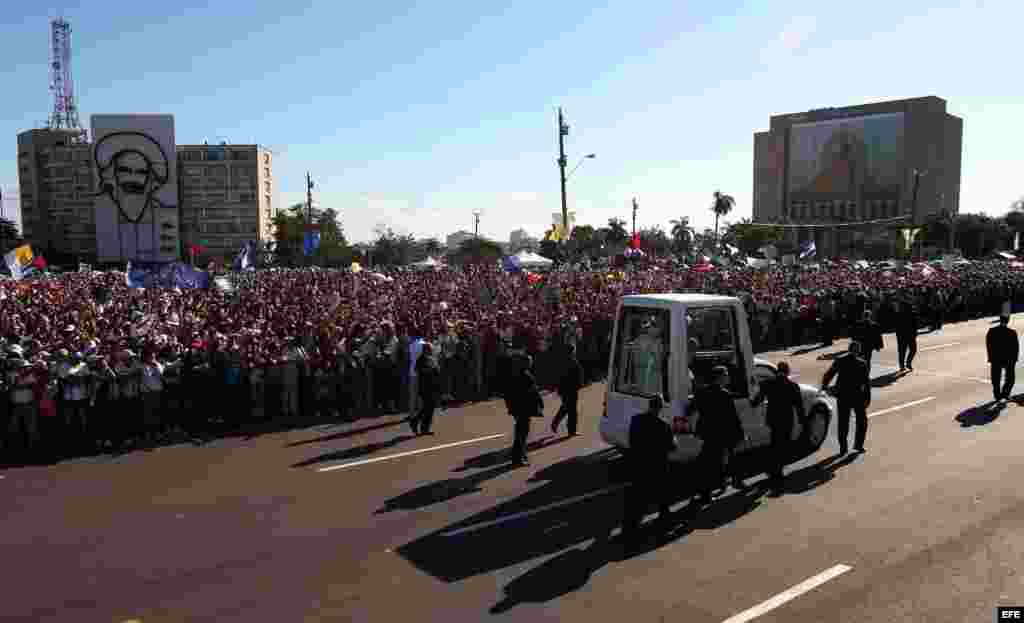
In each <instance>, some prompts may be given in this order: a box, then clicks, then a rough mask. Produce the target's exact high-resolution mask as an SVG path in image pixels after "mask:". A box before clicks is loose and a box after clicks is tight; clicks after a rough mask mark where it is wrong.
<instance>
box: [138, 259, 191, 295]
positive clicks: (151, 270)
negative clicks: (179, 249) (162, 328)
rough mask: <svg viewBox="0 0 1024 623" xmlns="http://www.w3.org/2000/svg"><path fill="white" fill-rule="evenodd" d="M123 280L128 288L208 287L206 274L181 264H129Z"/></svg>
mask: <svg viewBox="0 0 1024 623" xmlns="http://www.w3.org/2000/svg"><path fill="white" fill-rule="evenodd" d="M124 278H125V283H126V284H127V285H128V287H129V288H182V289H200V290H205V289H207V288H209V287H210V274H209V273H208V272H206V271H204V270H199V269H198V268H195V267H194V266H189V265H188V264H185V263H182V262H129V263H128V268H127V270H126V271H125V275H124Z"/></svg>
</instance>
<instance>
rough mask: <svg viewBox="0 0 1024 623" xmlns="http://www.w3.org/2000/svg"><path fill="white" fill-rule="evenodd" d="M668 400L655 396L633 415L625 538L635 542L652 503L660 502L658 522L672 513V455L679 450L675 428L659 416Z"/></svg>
mask: <svg viewBox="0 0 1024 623" xmlns="http://www.w3.org/2000/svg"><path fill="white" fill-rule="evenodd" d="M663 407H664V400H663V399H662V397H661V396H660V395H658V396H654V397H653V398H651V400H650V402H649V403H648V408H647V411H644V412H643V413H638V414H636V415H634V416H633V419H632V420H631V421H630V423H629V454H628V466H629V481H630V484H629V488H628V489H627V490H626V496H625V509H624V512H623V515H624V519H623V522H622V539H623V541H626V542H627V543H629V542H634V541H635V540H636V537H637V534H638V532H639V529H640V523H641V522H642V521H643V518H644V515H645V514H646V512H647V509H648V508H649V507H650V505H651V502H653V501H657V503H658V510H659V513H658V521H659V522H664V521H665V520H667V519H668V517H669V515H670V514H671V512H672V511H671V509H670V508H669V495H670V493H671V491H672V488H671V486H669V480H668V476H669V462H668V455H669V453H670V452H672V450H674V449H675V447H676V444H675V438H674V437H673V435H672V427H671V426H669V425H668V424H667V423H666V422H665V421H664V420H662V419H661V418H660V417H659V414H660V413H661V410H662V408H663Z"/></svg>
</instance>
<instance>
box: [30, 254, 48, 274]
mask: <svg viewBox="0 0 1024 623" xmlns="http://www.w3.org/2000/svg"><path fill="white" fill-rule="evenodd" d="M32 265H33V266H35V267H36V268H38V269H39V270H44V269H45V268H46V260H44V259H43V256H42V255H37V256H36V259H34V260H32Z"/></svg>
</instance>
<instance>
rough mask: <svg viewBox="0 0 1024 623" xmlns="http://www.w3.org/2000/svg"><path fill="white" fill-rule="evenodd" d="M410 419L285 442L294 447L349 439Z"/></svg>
mask: <svg viewBox="0 0 1024 623" xmlns="http://www.w3.org/2000/svg"><path fill="white" fill-rule="evenodd" d="M408 421H409V418H405V417H404V418H402V419H400V420H396V421H393V422H384V423H382V424H373V425H372V426H363V427H362V428H353V429H350V430H344V431H341V432H337V433H332V434H330V435H323V436H321V437H314V438H313V439H304V440H302V441H293V442H291V443H289V444H285V446H284V447H286V448H294V447H297V446H305V445H308V444H311V443H322V442H325V441H335V440H337V439H348V438H349V437H355V436H356V435H362V434H363V433H369V432H372V431H375V430H380V429H382V428H391V427H394V426H400V425H401V424H405V423H406V422H408Z"/></svg>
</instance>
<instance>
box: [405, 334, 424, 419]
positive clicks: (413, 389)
mask: <svg viewBox="0 0 1024 623" xmlns="http://www.w3.org/2000/svg"><path fill="white" fill-rule="evenodd" d="M425 343H426V340H424V339H423V338H422V337H416V338H414V339H413V341H412V343H411V344H410V345H409V417H410V418H411V417H412V416H414V415H416V414H417V413H419V411H418V409H419V405H420V396H419V386H418V384H417V379H416V376H417V375H416V362H417V361H419V359H420V353H422V352H423V345H424V344H425Z"/></svg>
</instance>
